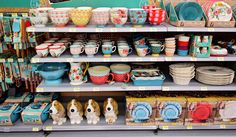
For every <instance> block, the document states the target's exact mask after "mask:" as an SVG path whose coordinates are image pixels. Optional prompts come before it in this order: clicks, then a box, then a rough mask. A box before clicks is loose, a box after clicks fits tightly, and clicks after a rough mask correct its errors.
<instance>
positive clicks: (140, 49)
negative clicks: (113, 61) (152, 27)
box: [136, 45, 150, 57]
mask: <svg viewBox="0 0 236 137" xmlns="http://www.w3.org/2000/svg"><path fill="white" fill-rule="evenodd" d="M136 51H137V54H138V56H140V57H144V56H146V55H147V54H149V53H150V49H149V48H148V46H146V45H138V46H137V47H136Z"/></svg>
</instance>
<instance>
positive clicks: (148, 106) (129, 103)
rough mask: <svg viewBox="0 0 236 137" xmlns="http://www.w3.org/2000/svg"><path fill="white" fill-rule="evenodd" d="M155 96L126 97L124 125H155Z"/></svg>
mask: <svg viewBox="0 0 236 137" xmlns="http://www.w3.org/2000/svg"><path fill="white" fill-rule="evenodd" d="M155 104H156V98H155V97H146V98H136V97H131V96H127V97H126V125H141V126H150V125H155V116H156V111H155Z"/></svg>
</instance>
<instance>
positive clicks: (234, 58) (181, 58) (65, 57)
mask: <svg viewBox="0 0 236 137" xmlns="http://www.w3.org/2000/svg"><path fill="white" fill-rule="evenodd" d="M164 61H166V62H175V61H178V62H181V61H184V62H210V61H214V62H215V61H236V55H228V56H226V57H209V58H195V57H191V56H178V55H175V56H173V57H166V56H165V55H160V56H158V57H153V56H151V55H147V56H145V57H139V56H137V55H135V54H132V55H129V56H128V57H121V56H119V55H118V54H116V53H114V54H113V55H112V56H111V57H109V58H105V57H103V55H102V54H101V53H99V54H97V55H95V56H94V57H87V56H86V55H85V54H82V55H81V56H80V57H77V58H75V57H73V56H72V55H71V54H70V53H69V52H68V51H66V52H65V53H63V54H62V55H61V56H60V57H58V58H53V57H51V56H50V55H49V56H48V57H44V58H41V57H39V56H38V55H35V56H34V57H33V58H32V59H31V62H32V63H44V62H164Z"/></svg>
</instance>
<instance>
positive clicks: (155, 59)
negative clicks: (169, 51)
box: [150, 58, 158, 61]
mask: <svg viewBox="0 0 236 137" xmlns="http://www.w3.org/2000/svg"><path fill="white" fill-rule="evenodd" d="M150 60H151V61H158V58H151V59H150Z"/></svg>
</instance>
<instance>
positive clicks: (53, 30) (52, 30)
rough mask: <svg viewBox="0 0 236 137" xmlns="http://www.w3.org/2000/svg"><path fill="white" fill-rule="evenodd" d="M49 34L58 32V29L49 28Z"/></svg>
mask: <svg viewBox="0 0 236 137" xmlns="http://www.w3.org/2000/svg"><path fill="white" fill-rule="evenodd" d="M48 31H49V32H56V28H48Z"/></svg>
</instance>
